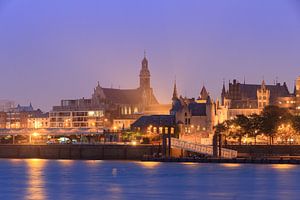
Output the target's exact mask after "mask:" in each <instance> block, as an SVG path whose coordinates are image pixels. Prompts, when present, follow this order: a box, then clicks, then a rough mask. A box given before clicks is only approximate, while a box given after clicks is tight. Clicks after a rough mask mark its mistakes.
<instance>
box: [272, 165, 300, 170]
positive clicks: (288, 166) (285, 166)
mask: <svg viewBox="0 0 300 200" xmlns="http://www.w3.org/2000/svg"><path fill="white" fill-rule="evenodd" d="M271 167H272V168H273V169H276V170H280V171H285V170H290V169H293V168H295V167H296V165H291V164H273V165H271Z"/></svg>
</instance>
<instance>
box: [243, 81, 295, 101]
mask: <svg viewBox="0 0 300 200" xmlns="http://www.w3.org/2000/svg"><path fill="white" fill-rule="evenodd" d="M266 87H267V89H268V90H270V100H271V101H275V99H276V98H277V97H287V96H289V95H290V92H289V90H288V88H287V86H286V85H285V84H283V85H280V84H277V85H266ZM260 88H261V85H254V84H240V91H241V94H242V98H249V99H257V90H258V89H260Z"/></svg>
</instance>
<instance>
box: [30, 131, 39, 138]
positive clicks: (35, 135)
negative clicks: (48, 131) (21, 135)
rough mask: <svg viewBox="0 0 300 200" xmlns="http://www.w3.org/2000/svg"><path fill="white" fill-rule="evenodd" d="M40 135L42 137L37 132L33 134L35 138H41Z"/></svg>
mask: <svg viewBox="0 0 300 200" xmlns="http://www.w3.org/2000/svg"><path fill="white" fill-rule="evenodd" d="M39 135H40V134H39V133H37V132H34V133H32V136H34V137H37V136H39Z"/></svg>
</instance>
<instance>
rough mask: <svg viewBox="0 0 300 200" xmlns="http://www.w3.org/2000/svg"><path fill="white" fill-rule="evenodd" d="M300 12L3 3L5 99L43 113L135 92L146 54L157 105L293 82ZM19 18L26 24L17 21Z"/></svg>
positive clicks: (1, 84) (269, 5)
mask: <svg viewBox="0 0 300 200" xmlns="http://www.w3.org/2000/svg"><path fill="white" fill-rule="evenodd" d="M299 8H300V6H299V4H298V3H297V2H295V1H285V2H282V1H272V2H270V1H268V2H260V1H252V2H247V3H241V2H238V1H230V2H229V3H228V2H226V3H222V2H219V3H218V6H216V4H215V3H208V2H197V1H190V2H189V3H186V2H180V1H172V4H170V2H168V1H166V2H158V1H151V2H143V3H138V1H126V3H125V2H122V1H111V2H105V3H104V2H97V1H90V2H85V3H84V4H83V3H82V2H79V1H72V3H71V1H63V2H61V1H52V2H44V3H38V2H33V1H27V2H17V1H0V26H1V27H3V28H4V30H5V31H3V32H1V33H0V42H1V44H2V45H1V47H0V65H1V70H2V73H1V74H2V75H1V80H0V90H1V95H0V99H11V100H14V101H15V102H16V103H20V104H29V102H32V104H33V105H34V106H35V107H40V108H42V109H43V110H45V111H48V110H50V109H51V107H52V106H53V105H57V104H58V103H59V101H60V99H73V98H81V97H90V94H91V92H92V90H93V88H94V87H95V86H96V84H97V81H100V85H101V86H103V87H111V86H113V87H114V88H119V87H120V88H121V89H124V88H135V87H137V86H138V73H139V69H140V62H141V60H142V58H143V51H144V50H146V52H147V58H148V60H149V68H150V71H151V75H152V77H151V80H152V83H151V85H152V87H153V89H154V92H155V94H156V96H157V97H158V100H159V101H160V102H161V103H169V102H171V98H172V89H173V83H174V79H175V76H176V81H177V87H178V90H179V94H182V95H184V96H185V95H186V96H189V97H197V96H198V95H199V93H200V90H201V88H202V86H203V85H205V86H206V88H207V90H208V92H209V93H210V94H212V96H213V98H214V99H216V98H219V97H220V93H221V89H222V83H223V79H225V80H226V85H227V83H228V81H229V80H233V79H238V80H239V81H240V82H243V81H244V77H245V78H246V83H256V84H257V83H261V81H262V80H263V78H264V79H265V80H266V82H267V83H268V84H273V83H274V81H275V80H276V77H278V81H279V82H281V83H283V82H284V81H285V82H287V85H288V87H289V90H290V92H292V91H293V87H294V81H295V79H296V78H297V77H298V75H299V70H298V66H299V64H300V58H299V56H298V55H297V52H299V50H300V45H299V44H300V39H299V37H298V35H299V33H300V25H299V24H300V23H299V21H300V14H299V13H300V12H299V11H300V9H299ZM21 19H22V20H21Z"/></svg>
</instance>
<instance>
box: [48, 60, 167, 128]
mask: <svg viewBox="0 0 300 200" xmlns="http://www.w3.org/2000/svg"><path fill="white" fill-rule="evenodd" d="M159 105H160V104H159V103H158V101H157V99H156V97H155V95H154V92H153V89H152V88H151V75H150V70H149V67H148V60H147V59H146V57H144V58H143V60H142V63H141V70H140V75H139V87H138V88H136V89H115V88H104V87H101V86H100V84H99V82H98V84H97V86H96V87H95V89H94V91H93V94H92V95H91V98H89V99H76V100H62V101H61V105H60V106H54V107H53V109H52V111H51V112H50V127H51V128H97V129H123V128H125V129H127V128H130V124H132V123H133V122H134V121H135V120H136V119H138V118H139V117H140V116H142V115H145V114H146V113H151V114H153V113H155V114H156V113H160V112H165V111H163V110H155V109H157V108H159V109H161V107H159Z"/></svg>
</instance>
